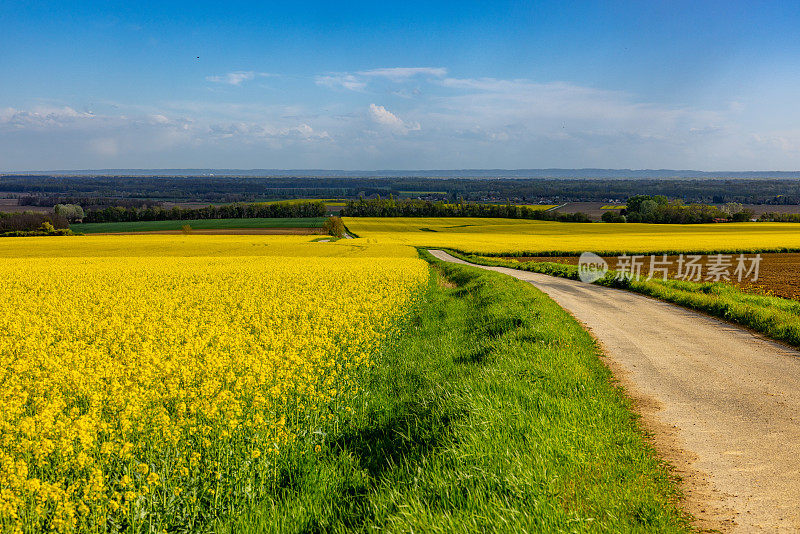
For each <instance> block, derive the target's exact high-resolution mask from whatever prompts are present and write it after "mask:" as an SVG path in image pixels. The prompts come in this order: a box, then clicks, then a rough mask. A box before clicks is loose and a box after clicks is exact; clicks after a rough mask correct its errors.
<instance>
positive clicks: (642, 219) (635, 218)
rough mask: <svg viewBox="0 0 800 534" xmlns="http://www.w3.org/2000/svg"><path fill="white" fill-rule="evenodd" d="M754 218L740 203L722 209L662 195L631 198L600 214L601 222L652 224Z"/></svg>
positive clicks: (727, 205) (738, 220)
mask: <svg viewBox="0 0 800 534" xmlns="http://www.w3.org/2000/svg"><path fill="white" fill-rule="evenodd" d="M753 217H754V213H753V211H752V210H748V209H744V208H743V206H742V205H741V204H737V203H728V204H726V205H725V206H723V207H722V208H718V207H716V206H710V205H707V204H684V203H683V201H681V200H669V199H667V197H665V196H663V195H654V196H651V195H634V196H632V197H630V198H629V199H628V202H627V205H626V207H625V209H623V210H621V211H620V212H619V213H615V212H608V213H604V214H603V217H602V219H603V221H605V222H632V223H637V222H639V223H654V224H699V223H710V222H720V221H731V222H744V221H749V220H750V219H752V218H753Z"/></svg>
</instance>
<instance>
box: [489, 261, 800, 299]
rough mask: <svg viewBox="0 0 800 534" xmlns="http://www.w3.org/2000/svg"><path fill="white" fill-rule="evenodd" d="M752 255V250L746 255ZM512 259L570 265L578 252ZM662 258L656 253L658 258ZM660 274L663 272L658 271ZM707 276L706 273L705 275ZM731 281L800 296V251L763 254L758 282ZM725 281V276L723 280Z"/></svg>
mask: <svg viewBox="0 0 800 534" xmlns="http://www.w3.org/2000/svg"><path fill="white" fill-rule="evenodd" d="M746 256H747V257H752V256H753V255H752V254H749V255H746ZM504 259H506V260H509V261H520V262H528V261H534V262H555V263H564V264H567V265H577V264H578V257H577V256H559V257H546V256H528V257H522V258H504ZM661 259H662V258H661V257H660V256H656V261H660V260H661ZM605 260H606V261H607V262H608V266H609V269H617V258H616V257H607V258H605ZM732 260H733V267H732V268H731V270H730V273H731V275H732V274H733V269H734V268H735V265H736V255H733V256H732ZM667 261H668V262H669V271H668V273H669V277H670V278H674V277H675V276H676V275H677V274H678V256H667ZM698 263H700V264H701V265H702V266H703V273H705V272H706V271H707V265H708V263H709V256H703V258H702V260H701V261H700V262H698ZM649 268H650V256H645V257H644V261H643V263H642V274H643V275H646V274H647V273H648V272H649ZM657 276H659V277H660V276H661V275H657ZM703 276H704V277H705V274H704V275H703ZM731 278H732V280H731V281H730V283H732V284H734V285H736V286H737V287H739V288H741V289H744V290H747V291H753V292H756V293H760V294H768V295H775V296H777V297H784V298H789V299H795V300H800V253H796V252H786V253H766V254H761V264H760V266H759V272H758V280H757V281H755V282H752V281H745V280H743V281H742V282H738V281H737V280H735V279H733V278H734V277H733V276H731ZM722 281H725V280H722Z"/></svg>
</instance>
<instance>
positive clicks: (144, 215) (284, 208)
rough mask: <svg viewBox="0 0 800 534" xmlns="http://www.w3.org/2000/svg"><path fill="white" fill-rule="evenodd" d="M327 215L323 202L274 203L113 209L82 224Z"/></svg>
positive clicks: (99, 212)
mask: <svg viewBox="0 0 800 534" xmlns="http://www.w3.org/2000/svg"><path fill="white" fill-rule="evenodd" d="M326 212H327V209H326V207H325V203H324V202H275V203H269V204H266V203H257V204H239V203H237V204H227V205H223V206H207V207H204V208H179V207H174V208H169V209H165V208H162V207H158V206H153V207H149V208H123V207H121V206H113V207H109V208H104V209H100V210H90V211H88V212H87V213H86V215H85V216H84V218H83V222H134V221H180V220H189V219H257V218H277V217H283V218H297V217H324V216H325V214H326Z"/></svg>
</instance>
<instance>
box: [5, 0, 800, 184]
mask: <svg viewBox="0 0 800 534" xmlns="http://www.w3.org/2000/svg"><path fill="white" fill-rule="evenodd" d="M559 4H561V3H555V2H554V3H544V2H500V1H495V2H463V1H462V2H347V3H345V2H341V3H339V2H307V3H290V2H285V3H271V2H235V1H228V2H213V3H212V2H153V3H152V4H150V3H147V2H138V3H133V2H125V3H117V2H70V3H67V2H33V1H26V2H16V1H13V0H12V1H9V0H5V1H4V2H3V5H2V8H0V30H2V31H0V170H43V169H80V168H176V167H177V168H187V167H188V168H206V167H220V168H222V167H224V168H337V169H388V168H395V169H396V168H403V169H435V168H539V167H569V168H571V167H613V168H693V169H700V170H750V169H770V170H797V169H800V32H798V31H797V28H800V4H798V3H794V2H784V3H773V2H759V3H758V5H757V6H756V3H755V2H736V1H728V2H698V1H694V2H678V1H667V2H655V1H654V2H569V3H565V4H568V5H566V6H565V5H559Z"/></svg>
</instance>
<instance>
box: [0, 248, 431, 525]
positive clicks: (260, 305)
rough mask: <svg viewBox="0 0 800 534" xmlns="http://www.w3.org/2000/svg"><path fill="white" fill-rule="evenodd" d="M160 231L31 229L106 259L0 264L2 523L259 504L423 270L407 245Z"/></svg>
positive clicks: (180, 517) (130, 519)
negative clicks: (267, 251) (226, 252)
mask: <svg viewBox="0 0 800 534" xmlns="http://www.w3.org/2000/svg"><path fill="white" fill-rule="evenodd" d="M153 237H156V236H141V237H138V238H137V239H136V240H127V241H126V242H127V243H130V244H131V245H130V246H131V247H132V248H133V249H134V250H136V251H142V250H144V249H145V247H146V240H148V239H153ZM157 237H158V238H157V239H156V240H155V241H154V245H155V246H166V245H167V241H166V240H164V239H163V238H162V237H161V236H157ZM169 237H171V238H172V239H173V244H172V245H173V247H172V248H173V253H174V254H173V255H171V256H158V257H145V256H143V255H139V256H138V257H126V256H119V255H115V254H116V253H114V252H109V249H113V250H118V249H120V246H119V238H116V237H113V238H112V237H104V238H101V237H97V238H80V237H78V238H62V239H61V240H60V241H54V240H42V241H38V242H37V243H35V244H34V241H35V240H36V238H32V239H30V240H29V241H28V242H27V243H30V244H31V246H32V248H34V250H35V251H36V254H37V255H42V254H44V253H46V252H47V250H46V248H47V247H44V246H42V245H41V243H47V241H50V242H51V243H56V244H57V245H58V246H60V247H64V246H69V245H70V242H71V241H76V242H77V241H79V240H82V239H83V240H86V241H92V243H93V245H94V246H95V247H96V249H97V250H98V251H99V255H103V251H104V250H105V252H106V253H107V254H108V257H88V256H87V257H56V258H55V259H51V260H47V261H43V260H42V259H37V258H28V257H23V256H24V254H23V253H21V252H20V251H19V250H17V251H16V252H15V253H14V254H8V255H7V256H9V257H6V258H4V259H3V260H2V261H0V280H3V287H2V293H1V294H0V531H5V530H7V529H8V530H9V531H14V530H15V529H20V530H22V531H27V532H36V531H42V530H57V531H73V530H78V531H95V530H107V529H112V530H117V529H119V530H138V529H140V528H142V526H143V525H149V526H145V527H144V528H146V529H148V528H149V529H152V528H155V526H158V528H159V529H160V528H167V527H169V526H170V525H171V524H182V525H183V526H184V527H185V526H186V524H187V522H188V523H189V524H191V521H192V520H193V519H192V518H197V517H200V516H201V515H202V516H203V517H204V518H205V519H204V520H205V521H207V520H208V519H209V518H213V517H215V516H218V515H219V514H222V513H224V512H226V511H228V512H229V511H230V510H232V509H235V508H236V507H237V506H238V505H241V503H242V502H245V501H248V500H250V501H252V500H256V499H258V498H259V497H260V496H263V494H264V492H265V491H268V488H269V483H270V481H271V480H274V478H275V475H276V472H277V469H278V465H279V463H280V461H281V458H282V457H284V456H285V453H286V452H287V451H290V450H293V448H294V449H297V447H307V448H308V450H309V451H313V450H319V449H318V448H317V447H319V444H320V438H319V436H320V435H324V434H323V433H322V432H321V430H320V429H323V428H325V425H330V424H335V421H336V420H337V418H339V417H340V416H342V414H345V413H347V411H348V410H349V409H350V408H349V407H348V400H350V399H353V398H354V396H355V395H356V394H357V391H358V386H359V383H358V376H359V371H360V370H362V369H364V368H366V367H368V366H369V363H370V358H371V356H372V355H373V354H374V353H375V351H376V350H377V348H378V347H379V345H380V343H381V342H382V341H384V340H385V339H386V338H387V336H390V335H392V333H393V332H394V331H396V330H397V328H398V326H399V324H400V321H401V320H402V318H403V317H404V315H405V314H407V313H408V311H409V309H410V307H411V306H412V305H413V303H414V300H415V296H416V295H418V294H419V291H420V289H421V287H422V285H423V284H424V283H425V282H426V280H427V276H428V271H427V267H426V265H425V263H424V262H422V261H421V260H419V259H414V258H413V257H410V256H411V255H412V254H410V253H408V252H407V251H406V250H402V251H401V252H399V253H398V254H397V255H396V256H405V257H379V256H378V255H377V254H374V257H369V256H370V253H374V252H375V250H374V249H370V250H371V252H370V251H367V252H364V253H363V254H362V255H361V257H359V256H358V255H357V254H356V253H355V252H353V250H351V249H348V248H346V247H344V246H340V247H337V246H336V245H337V243H328V244H311V243H308V242H307V238H306V241H300V240H298V241H296V242H294V244H293V243H292V242H283V243H282V244H280V247H278V248H280V249H281V253H282V254H286V255H281V256H269V255H263V253H262V255H252V256H244V255H242V256H216V257H212V256H194V255H193V254H192V253H191V252H192V250H188V249H191V248H192V247H195V248H197V247H199V248H201V249H202V248H204V247H205V248H206V249H207V248H208V247H209V246H210V247H212V248H213V247H215V246H217V247H219V246H222V247H223V248H225V247H227V248H228V249H230V248H234V249H236V248H237V247H238V248H239V249H241V248H247V246H248V245H246V244H245V243H244V241H240V240H238V239H237V240H235V241H236V242H235V243H234V244H231V243H230V242H228V243H227V244H225V242H224V240H223V241H219V242H212V243H211V244H209V243H203V242H202V241H199V240H197V239H196V238H193V239H190V240H188V241H186V240H183V237H182V236H169ZM248 237H249V238H250V239H251V240H252V241H251V244H250V245H249V246H250V247H253V248H258V247H261V248H269V246H271V245H275V244H276V243H281V240H280V239H279V240H275V241H273V242H272V243H270V242H269V241H265V240H263V239H261V238H257V239H252V237H250V236H248ZM201 239H207V236H203V237H202V238H201ZM182 243H183V244H182ZM220 243H222V245H220ZM263 245H266V246H263ZM309 245H311V248H309V249H308V250H311V249H313V250H315V251H317V253H316V257H315V255H313V254H312V255H306V256H307V257H300V258H298V257H292V256H290V255H288V253H289V252H291V249H292V247H294V248H298V249H300V250H299V253H300V254H301V255H302V249H303V247H306V246H309ZM23 246H27V245H25V244H20V245H18V247H23ZM79 246H84V245H83V244H80V245H79ZM323 246H327V247H328V248H327V249H324V248H317V247H323ZM348 246H350V247H352V245H348ZM37 247H38V248H37ZM182 247H183V249H184V250H183V252H184V253H185V254H180V252H181V248H182ZM361 247H362V250H365V249H364V246H363V245H361ZM13 248H14V247H11V248H9V249H7V250H6V252H8V251H9V250H12V251H13ZM122 248H124V247H122ZM367 248H369V247H367ZM326 250H327V252H328V253H329V254H332V255H338V256H340V257H324V256H323V254H325V251H326ZM399 250H400V249H399V248H398V251H399ZM339 251H342V254H340V253H339ZM413 252H414V251H413V249H411V253H413ZM45 255H46V254H45ZM62 256H67V253H66V249H63V250H62ZM188 256H192V257H188ZM187 518H188V519H187ZM194 520H196V519H194Z"/></svg>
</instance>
